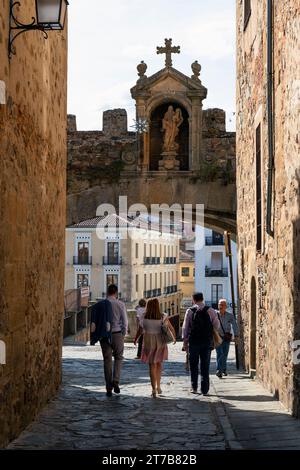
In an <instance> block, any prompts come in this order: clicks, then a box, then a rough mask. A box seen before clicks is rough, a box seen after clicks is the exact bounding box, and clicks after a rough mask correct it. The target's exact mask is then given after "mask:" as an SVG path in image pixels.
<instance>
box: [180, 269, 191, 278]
mask: <svg viewBox="0 0 300 470" xmlns="http://www.w3.org/2000/svg"><path fill="white" fill-rule="evenodd" d="M189 275H190V268H186V267H185V268H181V276H182V277H189Z"/></svg>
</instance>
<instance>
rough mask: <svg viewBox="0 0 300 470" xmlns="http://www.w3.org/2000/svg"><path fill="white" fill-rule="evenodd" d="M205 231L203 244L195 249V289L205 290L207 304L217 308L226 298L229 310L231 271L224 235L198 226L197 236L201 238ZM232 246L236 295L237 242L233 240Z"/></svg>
mask: <svg viewBox="0 0 300 470" xmlns="http://www.w3.org/2000/svg"><path fill="white" fill-rule="evenodd" d="M203 231H204V237H203V246H202V248H201V249H199V250H196V251H195V289H196V291H198V292H203V295H204V299H205V302H206V303H207V305H211V306H212V307H213V308H217V307H218V302H219V300H220V299H222V298H225V299H226V300H227V304H228V310H231V308H232V298H231V284H230V271H229V262H228V258H227V257H226V253H225V245H224V236H223V235H222V234H220V233H218V232H215V231H213V230H210V229H207V228H203V227H200V226H197V227H196V237H199V238H201V237H202V233H203ZM231 247H232V264H233V277H234V289H235V295H237V276H236V273H237V269H236V265H237V258H236V244H235V243H234V242H232V245H231Z"/></svg>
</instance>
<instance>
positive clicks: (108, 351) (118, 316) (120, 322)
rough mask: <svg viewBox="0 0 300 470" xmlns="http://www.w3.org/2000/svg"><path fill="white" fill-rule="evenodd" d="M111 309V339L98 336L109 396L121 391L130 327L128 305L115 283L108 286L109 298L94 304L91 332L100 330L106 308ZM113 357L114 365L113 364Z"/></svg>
mask: <svg viewBox="0 0 300 470" xmlns="http://www.w3.org/2000/svg"><path fill="white" fill-rule="evenodd" d="M93 309H94V312H93ZM110 309H111V326H110V327H108V325H107V328H110V332H111V339H110V337H109V336H108V335H106V336H104V337H103V336H100V338H98V339H100V345H101V349H102V354H103V361H104V375H105V382H106V395H107V396H108V397H111V396H112V391H114V392H115V393H120V386H119V383H120V376H121V369H122V363H123V353H124V337H125V335H126V334H127V329H128V318H127V312H126V307H125V304H124V303H123V302H121V301H120V300H119V299H118V287H117V286H115V285H114V284H111V285H110V286H109V287H108V290H107V300H106V301H100V302H98V304H96V305H94V306H93V308H92V324H91V333H93V332H95V331H98V330H99V325H100V324H101V323H103V318H104V316H105V315H106V313H105V312H106V310H110ZM108 323H109V322H108ZM91 344H92V343H91ZM94 344H95V343H94ZM113 357H114V367H113V364H112V362H113V361H112V358H113Z"/></svg>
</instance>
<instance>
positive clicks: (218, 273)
mask: <svg viewBox="0 0 300 470" xmlns="http://www.w3.org/2000/svg"><path fill="white" fill-rule="evenodd" d="M205 277H228V268H221V269H211V268H209V267H208V266H206V267H205Z"/></svg>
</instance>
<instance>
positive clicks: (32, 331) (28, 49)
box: [0, 0, 67, 447]
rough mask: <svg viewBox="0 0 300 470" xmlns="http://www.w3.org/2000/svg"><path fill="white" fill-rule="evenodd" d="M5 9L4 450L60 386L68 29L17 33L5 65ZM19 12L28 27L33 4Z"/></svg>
mask: <svg viewBox="0 0 300 470" xmlns="http://www.w3.org/2000/svg"><path fill="white" fill-rule="evenodd" d="M9 4H10V2H9V0H4V1H2V2H1V8H0V24H1V31H0V83H1V92H0V94H1V99H0V158H1V171H0V219H1V230H0V259H1V263H0V341H2V342H3V343H5V346H6V364H2V365H0V447H1V446H4V445H5V444H6V443H7V442H8V441H10V440H11V439H13V438H14V437H16V436H17V435H18V433H20V432H21V431H22V429H23V428H24V427H25V426H26V425H27V424H28V423H29V422H30V421H31V420H32V419H33V418H34V417H35V416H36V414H37V413H38V412H39V411H40V409H41V408H42V407H43V406H44V405H45V403H47V402H48V400H49V399H51V398H52V397H53V396H54V395H55V394H56V392H57V390H58V387H59V384H60V380H61V364H60V359H61V343H62V322H63V308H64V305H63V298H64V292H63V290H64V230H65V210H66V206H65V192H66V184H65V176H66V127H67V122H66V117H67V116H66V63H67V60H66V59H67V42H66V31H64V32H54V33H52V32H51V33H50V34H49V39H48V40H47V41H45V40H44V39H43V37H42V34H41V32H39V31H30V32H27V33H26V34H24V35H21V36H20V37H18V38H17V40H16V42H15V45H16V55H15V56H13V57H12V59H11V61H10V62H9V60H8V51H7V44H8V28H9ZM21 10H22V21H24V22H25V23H26V21H27V20H28V21H29V20H30V18H31V17H32V16H34V14H35V2H34V0H29V1H27V2H22V4H21V7H20V14H21ZM3 83H4V84H5V86H4V85H3Z"/></svg>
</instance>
